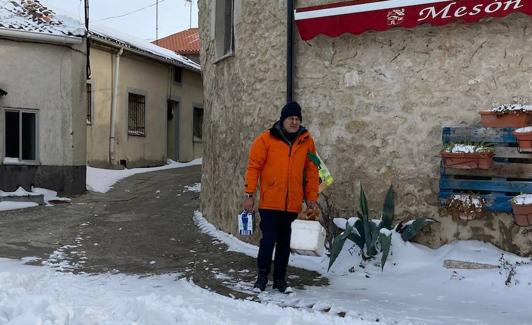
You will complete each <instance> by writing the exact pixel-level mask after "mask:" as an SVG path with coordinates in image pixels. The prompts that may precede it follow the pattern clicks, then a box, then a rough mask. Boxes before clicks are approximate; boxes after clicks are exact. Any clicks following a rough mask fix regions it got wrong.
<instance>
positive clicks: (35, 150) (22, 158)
mask: <svg viewBox="0 0 532 325" xmlns="http://www.w3.org/2000/svg"><path fill="white" fill-rule="evenodd" d="M8 113H11V114H13V113H15V114H17V115H18V119H17V120H18V123H19V125H18V127H17V132H18V135H17V136H16V140H17V141H16V142H18V143H17V144H16V146H17V148H16V152H17V154H16V156H17V157H14V156H13V155H11V154H8V151H9V150H10V148H9V146H10V145H9V140H10V138H11V137H12V135H10V134H8V132H9V129H10V128H9V127H8V126H7V125H6V127H5V128H4V159H5V158H12V159H18V162H22V163H38V161H39V112H38V111H37V110H34V109H14V108H13V109H12V108H7V109H4V119H5V121H6V124H7V120H8V117H7V114H8ZM25 114H28V115H32V116H33V120H26V121H25V119H24V115H25ZM27 122H32V124H33V125H32V126H30V127H32V129H33V130H32V131H30V133H29V135H33V136H32V138H33V139H28V140H26V141H30V143H25V139H24V138H25V137H27V136H28V133H25V129H26V128H27V127H28V126H27V125H26V126H25V123H27ZM27 146H30V147H32V148H31V149H30V153H29V155H30V156H31V157H29V158H28V157H27V155H28V152H27V151H26V150H27V149H28V148H27ZM4 163H6V162H5V160H4Z"/></svg>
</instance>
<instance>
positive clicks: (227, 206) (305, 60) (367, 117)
mask: <svg viewBox="0 0 532 325" xmlns="http://www.w3.org/2000/svg"><path fill="white" fill-rule="evenodd" d="M331 2H334V1H326V0H309V1H297V2H296V7H302V6H311V5H320V4H329V3H331ZM286 3H287V2H286V1H269V2H264V1H258V0H252V1H243V0H234V1H222V0H217V1H207V0H200V1H199V7H200V23H199V24H200V31H201V44H202V51H201V55H202V57H201V64H202V67H203V76H204V89H205V90H204V93H205V123H206V126H205V128H204V133H205V135H204V136H205V138H206V142H205V143H204V146H205V155H204V160H203V173H204V175H203V179H202V194H201V195H202V209H203V213H204V215H205V217H206V218H208V219H209V220H210V221H211V222H213V223H214V224H216V225H217V226H219V227H221V228H222V229H224V230H225V231H227V232H231V233H235V230H236V228H235V227H236V226H235V223H234V216H235V215H236V213H237V212H238V210H239V209H240V206H241V200H242V191H243V174H244V169H245V166H246V163H247V154H248V149H249V146H250V144H251V141H252V140H253V139H254V137H255V136H257V135H258V134H259V133H260V132H261V131H262V130H263V129H265V128H268V127H270V126H271V125H272V124H273V123H274V121H276V120H277V119H278V116H279V111H280V108H281V107H282V105H283V104H284V103H285V100H286V55H287V45H286V42H287V37H286V28H287V24H286V13H287V4H286ZM227 8H229V10H231V11H232V13H233V16H232V17H233V20H232V21H229V24H231V26H230V27H229V28H228V26H227V24H228V20H227V19H226V18H224V12H225V10H226V9H227ZM225 17H227V16H225ZM531 23H532V18H531V17H530V16H526V15H522V14H513V15H511V16H508V17H505V18H502V19H485V20H482V21H480V22H479V23H475V24H465V23H452V24H449V25H446V26H442V27H434V26H430V25H423V26H418V27H416V28H413V29H402V28H395V29H391V30H389V31H386V32H373V31H370V32H366V33H364V34H361V35H356V36H355V35H351V34H344V35H342V36H340V37H336V38H330V37H326V36H323V35H320V36H318V37H316V38H314V39H312V40H310V41H306V42H304V41H301V39H300V38H299V36H298V35H297V30H296V31H295V33H296V35H295V44H294V50H295V55H294V58H295V67H294V73H295V75H294V79H295V81H294V99H295V100H297V101H298V102H299V103H300V104H301V106H302V107H303V124H304V125H305V126H306V127H307V128H308V129H309V130H310V132H311V134H312V135H313V137H314V139H315V140H316V143H317V147H318V151H319V153H320V155H321V156H322V158H323V159H324V160H325V163H326V164H327V166H328V168H329V169H330V171H331V173H332V174H333V177H334V178H335V183H334V184H333V186H332V187H331V188H330V189H328V190H327V191H326V192H325V195H328V196H329V197H330V198H331V201H332V202H333V203H334V206H335V208H337V209H338V211H339V212H338V213H339V215H341V216H352V215H354V213H355V211H356V210H357V206H358V203H357V202H358V195H359V188H360V185H363V186H364V189H365V191H366V193H367V195H368V199H369V203H370V207H371V208H372V209H373V212H375V214H376V213H377V211H378V210H380V209H381V207H382V203H383V200H384V195H385V192H386V190H387V188H388V186H389V185H390V184H394V186H395V189H396V215H397V218H398V219H407V218H412V217H419V216H425V217H433V218H435V219H436V220H438V221H440V223H438V224H435V225H433V226H431V229H430V230H429V231H428V232H426V233H424V234H422V235H421V236H420V237H419V238H418V239H419V240H420V241H421V242H423V243H425V244H428V245H430V246H432V247H438V246H440V245H442V244H445V243H447V242H451V241H453V240H457V239H477V240H483V241H489V242H492V243H494V244H495V245H497V246H498V247H501V248H503V249H506V250H510V251H513V252H516V253H520V254H531V253H532V245H531V244H532V234H531V233H530V231H529V229H528V228H526V227H524V228H523V227H518V226H516V225H515V224H514V222H513V218H512V216H511V215H510V214H504V213H496V214H493V215H491V216H489V217H484V218H481V219H478V220H473V221H470V222H457V221H454V220H453V219H452V218H451V217H450V216H448V215H446V213H445V212H444V211H442V210H441V209H440V203H439V201H438V192H439V170H440V158H439V157H438V156H437V155H438V153H439V151H440V150H441V147H442V128H443V127H445V126H466V125H472V126H475V125H478V122H479V114H478V111H479V110H480V109H484V108H489V107H493V106H495V105H497V104H504V103H512V102H515V101H522V100H527V99H530V93H531V92H532V82H531V80H532V56H530V55H529V53H530V52H531V51H532V42H531V40H532V31H531V30H530V28H529V26H530V24H531ZM228 33H232V35H233V36H231V34H229V35H230V37H227V35H228ZM227 171H231V172H230V173H228V172H227Z"/></svg>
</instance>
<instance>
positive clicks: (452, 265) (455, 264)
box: [443, 260, 499, 270]
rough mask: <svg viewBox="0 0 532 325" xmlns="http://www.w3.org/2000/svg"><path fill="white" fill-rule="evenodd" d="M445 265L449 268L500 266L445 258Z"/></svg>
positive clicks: (471, 268)
mask: <svg viewBox="0 0 532 325" xmlns="http://www.w3.org/2000/svg"><path fill="white" fill-rule="evenodd" d="M443 267H445V268H447V269H462V270H482V269H496V268H498V267H499V266H497V265H493V264H484V263H476V262H468V261H458V260H444V261H443Z"/></svg>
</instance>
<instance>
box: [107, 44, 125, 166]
mask: <svg viewBox="0 0 532 325" xmlns="http://www.w3.org/2000/svg"><path fill="white" fill-rule="evenodd" d="M122 53H124V48H120V50H119V51H118V53H117V54H116V56H115V69H114V72H113V97H112V98H111V130H110V132H109V164H111V165H113V163H114V162H115V160H116V136H115V133H116V127H115V122H116V121H115V120H116V105H117V102H118V86H119V83H118V82H119V81H118V79H120V56H121V55H122Z"/></svg>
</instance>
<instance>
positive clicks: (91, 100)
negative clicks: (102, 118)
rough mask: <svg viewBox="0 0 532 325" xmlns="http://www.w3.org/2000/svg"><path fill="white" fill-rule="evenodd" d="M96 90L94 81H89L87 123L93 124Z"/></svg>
mask: <svg viewBox="0 0 532 325" xmlns="http://www.w3.org/2000/svg"><path fill="white" fill-rule="evenodd" d="M93 94H94V90H93V89H92V82H90V81H89V82H87V125H92V117H93V112H94V109H93V108H94V96H93Z"/></svg>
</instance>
